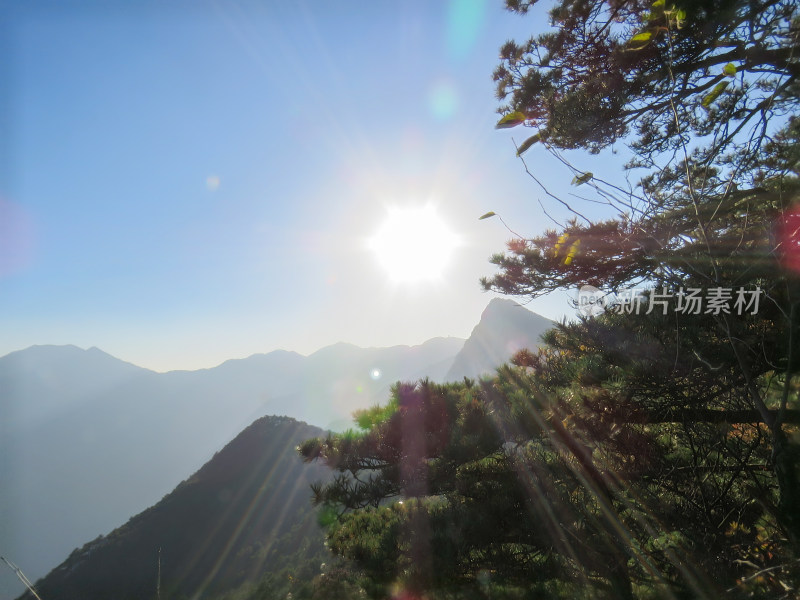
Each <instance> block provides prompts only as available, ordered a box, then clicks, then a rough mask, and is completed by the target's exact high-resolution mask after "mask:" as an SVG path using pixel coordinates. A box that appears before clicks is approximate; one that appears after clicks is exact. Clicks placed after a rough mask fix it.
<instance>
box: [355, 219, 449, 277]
mask: <svg viewBox="0 0 800 600" xmlns="http://www.w3.org/2000/svg"><path fill="white" fill-rule="evenodd" d="M458 245H459V238H458V236H456V235H455V234H454V233H453V232H452V231H451V230H450V228H449V227H448V226H447V224H446V223H445V222H444V221H443V220H442V219H441V217H439V215H438V214H437V213H436V210H435V208H434V207H433V206H431V205H426V206H423V207H418V208H389V209H388V214H387V215H386V218H385V220H384V221H383V223H382V224H381V225H380V227H378V229H377V230H376V231H375V233H374V234H373V236H372V237H371V238H370V239H369V241H368V246H369V249H370V250H371V251H372V252H373V254H374V255H375V258H376V259H377V261H378V263H379V264H380V265H381V266H382V267H383V269H384V270H385V271H386V273H387V275H388V276H389V278H390V279H391V280H392V281H393V282H395V283H420V282H430V281H436V280H439V279H441V278H442V275H443V274H444V271H445V269H446V267H447V266H448V265H449V263H450V260H451V258H452V255H453V252H454V250H455V249H456V248H457V247H458Z"/></svg>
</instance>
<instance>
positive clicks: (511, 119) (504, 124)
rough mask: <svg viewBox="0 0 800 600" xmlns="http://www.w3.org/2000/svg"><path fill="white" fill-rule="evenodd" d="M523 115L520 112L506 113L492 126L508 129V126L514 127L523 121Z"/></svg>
mask: <svg viewBox="0 0 800 600" xmlns="http://www.w3.org/2000/svg"><path fill="white" fill-rule="evenodd" d="M525 119H526V117H525V115H524V114H523V113H521V112H512V113H508V114H507V115H506V116H504V117H503V118H502V119H500V120H499V121H498V122H497V125H495V126H494V128H495V129H508V128H509V127H516V126H517V125H519V124H520V123H524V122H525Z"/></svg>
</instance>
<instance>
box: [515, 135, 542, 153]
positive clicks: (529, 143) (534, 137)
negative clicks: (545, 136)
mask: <svg viewBox="0 0 800 600" xmlns="http://www.w3.org/2000/svg"><path fill="white" fill-rule="evenodd" d="M538 141H539V134H538V133H537V134H536V135H532V136H531V137H529V138H528V139H527V140H525V141H524V142H522V144H520V146H519V148H517V156H521V155H522V153H523V152H525V151H526V150H527V149H528V148H530V147H531V146H533V145H534V144H535V143H536V142H538Z"/></svg>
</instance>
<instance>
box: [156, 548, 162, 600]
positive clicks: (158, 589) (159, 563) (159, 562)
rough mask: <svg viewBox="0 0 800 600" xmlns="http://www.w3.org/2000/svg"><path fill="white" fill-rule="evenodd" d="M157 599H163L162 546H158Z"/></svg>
mask: <svg viewBox="0 0 800 600" xmlns="http://www.w3.org/2000/svg"><path fill="white" fill-rule="evenodd" d="M156 600H161V546H159V547H158V579H157V580H156Z"/></svg>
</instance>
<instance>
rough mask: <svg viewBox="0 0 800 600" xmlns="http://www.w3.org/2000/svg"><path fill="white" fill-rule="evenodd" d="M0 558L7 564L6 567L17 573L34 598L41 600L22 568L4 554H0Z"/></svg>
mask: <svg viewBox="0 0 800 600" xmlns="http://www.w3.org/2000/svg"><path fill="white" fill-rule="evenodd" d="M0 560H2V561H3V562H4V563H6V564H7V565H8V568H9V569H11V570H12V571H14V573H16V574H17V577H18V578H19V580H20V581H21V582H22V583H24V584H25V587H26V588H28V591H29V592H30V593H31V594H33V596H34V597H35V598H36V600H42V599H41V597H40V596H39V594H37V593H36V590H35V589H33V584H32V583H31V580H30V579H28V578H27V577H25V573H23V572H22V569H20V568H19V567H18V566H17V565H15V564H14V563H12V562H11V561H10V560H8V559H7V558H6V557H5V556H0Z"/></svg>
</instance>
